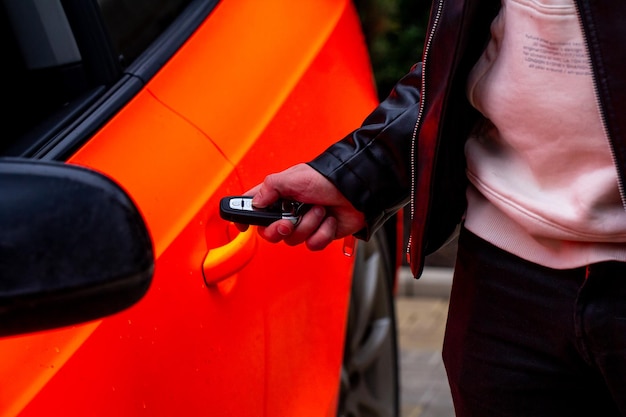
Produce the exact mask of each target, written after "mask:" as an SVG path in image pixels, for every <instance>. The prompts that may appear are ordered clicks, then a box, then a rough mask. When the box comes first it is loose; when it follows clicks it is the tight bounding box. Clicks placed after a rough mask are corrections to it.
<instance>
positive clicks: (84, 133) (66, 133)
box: [32, 0, 220, 161]
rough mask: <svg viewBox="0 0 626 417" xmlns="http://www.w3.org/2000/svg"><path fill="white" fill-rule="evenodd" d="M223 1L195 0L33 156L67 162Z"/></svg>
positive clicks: (135, 93)
mask: <svg viewBox="0 0 626 417" xmlns="http://www.w3.org/2000/svg"><path fill="white" fill-rule="evenodd" d="M219 2H220V0H193V1H192V2H191V3H190V4H189V5H188V6H187V7H186V9H185V10H184V11H183V13H181V15H180V16H178V18H177V19H176V20H175V21H174V22H173V23H172V24H171V25H170V27H169V28H168V29H166V30H165V31H164V32H163V33H162V34H161V35H160V36H159V37H158V38H157V39H156V41H155V42H153V44H152V45H151V46H150V47H149V48H148V49H147V50H146V51H145V52H144V53H143V54H142V55H141V56H140V57H139V58H137V59H136V60H135V61H134V62H133V63H132V64H131V65H130V66H129V67H128V68H127V69H126V70H124V75H123V76H122V78H121V79H120V80H119V81H118V82H117V83H116V84H115V85H114V86H113V88H111V89H109V90H108V91H106V92H105V93H104V95H103V96H102V97H100V98H99V99H98V100H97V101H96V102H95V103H94V104H92V105H91V106H90V107H89V108H88V109H87V110H86V111H85V112H84V113H83V114H82V116H81V117H80V118H79V119H78V120H74V121H73V122H72V123H71V124H70V125H68V126H66V127H65V128H63V129H61V130H60V131H59V132H58V133H57V134H56V135H54V136H53V137H52V138H51V139H50V140H49V141H48V142H47V143H46V144H45V145H44V146H42V147H41V149H39V150H37V151H36V152H35V153H34V154H33V155H32V157H33V158H35V159H41V160H48V161H65V160H67V159H68V158H69V157H70V156H71V155H72V154H73V153H74V152H75V151H76V150H77V149H78V148H79V147H80V146H81V145H82V144H83V143H85V142H86V141H87V140H88V139H89V138H90V137H91V136H92V135H93V134H95V133H96V132H97V130H98V129H100V128H101V127H102V126H103V125H104V124H105V123H106V122H107V121H108V120H109V119H110V118H111V117H113V116H114V115H115V114H116V113H117V112H118V111H119V110H120V109H121V108H122V107H124V105H126V103H128V102H129V101H130V100H131V99H132V98H133V97H134V96H135V95H137V93H139V91H141V89H142V88H143V87H144V86H145V84H146V83H147V82H148V81H149V80H150V79H151V78H152V77H153V76H154V75H155V74H156V73H157V71H159V69H161V68H162V67H163V65H164V64H165V63H166V62H167V61H168V60H169V59H170V58H171V57H172V56H173V55H174V53H176V51H178V49H180V47H181V46H182V45H183V44H184V43H185V41H187V39H188V38H189V37H190V36H191V35H192V34H193V33H194V32H195V30H196V29H197V28H198V26H199V25H200V24H201V23H202V22H203V21H204V20H205V19H206V18H207V17H208V16H209V15H210V14H211V12H212V11H213V10H214V9H215V7H216V6H217V5H218V4H219Z"/></svg>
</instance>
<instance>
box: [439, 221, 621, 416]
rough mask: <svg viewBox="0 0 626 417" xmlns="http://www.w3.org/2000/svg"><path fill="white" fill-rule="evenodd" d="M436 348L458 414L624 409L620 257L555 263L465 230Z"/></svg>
mask: <svg viewBox="0 0 626 417" xmlns="http://www.w3.org/2000/svg"><path fill="white" fill-rule="evenodd" d="M443 358H444V363H445V366H446V371H447V373H448V379H449V382H450V387H451V390H452V397H453V400H454V406H455V410H456V415H457V417H468V416H472V417H522V416H523V417H535V416H536V417H544V416H545V417H559V416H563V417H576V416H585V417H596V416H597V417H607V416H609V417H611V416H626V264H623V263H619V262H605V263H599V264H594V265H590V266H587V267H583V268H576V269H569V270H554V269H550V268H545V267H542V266H539V265H536V264H533V263H530V262H527V261H525V260H522V259H520V258H518V257H516V256H513V255H511V254H509V253H507V252H505V251H502V250H500V249H498V248H495V247H494V246H492V245H490V244H489V243H487V242H485V241H484V240H482V239H480V238H478V237H477V236H475V235H473V234H472V233H471V232H469V231H467V230H463V231H462V232H461V236H460V238H459V252H458V259H457V264H456V268H455V276H454V281H453V285H452V294H451V298H450V310H449V314H448V322H447V327H446V334H445V340H444V349H443Z"/></svg>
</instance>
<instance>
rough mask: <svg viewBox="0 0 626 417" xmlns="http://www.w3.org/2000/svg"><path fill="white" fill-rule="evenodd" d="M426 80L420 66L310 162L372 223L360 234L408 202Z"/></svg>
mask: <svg viewBox="0 0 626 417" xmlns="http://www.w3.org/2000/svg"><path fill="white" fill-rule="evenodd" d="M421 83H422V66H421V64H416V65H414V66H413V68H411V71H410V72H409V73H408V74H407V75H405V76H404V77H403V78H402V79H401V80H400V81H399V82H398V83H397V84H396V85H395V87H394V88H393V90H392V91H391V93H390V94H389V96H388V97H387V98H386V99H385V100H384V101H382V102H381V103H380V104H379V105H378V106H377V107H376V109H374V111H372V113H370V115H369V116H368V117H367V118H366V119H365V120H364V122H363V124H362V125H361V126H360V127H359V128H358V129H356V130H354V131H353V132H352V133H350V134H349V135H347V136H346V137H345V138H343V139H342V140H340V141H339V142H337V143H335V144H333V145H331V146H330V147H329V148H328V149H326V150H325V151H324V152H323V153H322V154H320V155H319V156H317V157H316V158H315V159H314V160H312V161H310V162H309V165H310V166H311V167H312V168H314V169H315V170H317V171H318V172H320V173H321V174H322V175H324V176H325V177H326V178H328V179H329V180H330V181H331V182H332V183H333V184H335V186H336V187H337V188H338V189H339V191H340V192H341V193H342V194H343V195H344V196H345V197H346V198H347V199H348V200H349V201H350V202H351V203H352V205H354V207H355V208H356V209H358V210H360V211H362V212H363V213H364V214H365V217H366V221H367V227H366V229H365V230H362V231H360V232H359V233H357V234H356V236H357V237H358V238H361V239H369V237H370V236H371V235H372V234H373V233H374V232H375V231H376V230H377V229H378V228H379V227H380V226H382V225H383V223H384V222H385V221H386V220H387V219H389V217H391V216H392V215H393V214H394V213H396V212H397V211H398V210H399V209H400V208H402V207H403V206H404V205H406V204H407V202H408V200H409V194H410V188H411V175H412V174H411V154H412V150H411V146H412V143H411V142H412V139H413V131H414V129H415V124H416V122H417V116H418V112H419V101H420V97H421V93H420V90H421Z"/></svg>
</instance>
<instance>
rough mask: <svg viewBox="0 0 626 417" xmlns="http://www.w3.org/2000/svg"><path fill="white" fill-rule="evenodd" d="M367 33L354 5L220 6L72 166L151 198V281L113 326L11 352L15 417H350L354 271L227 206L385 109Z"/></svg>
mask: <svg viewBox="0 0 626 417" xmlns="http://www.w3.org/2000/svg"><path fill="white" fill-rule="evenodd" d="M358 25H359V21H358V18H357V16H356V14H355V11H354V9H353V8H352V5H351V3H350V2H349V1H348V0H307V1H297V2H294V1H291V0H271V1H264V2H259V1H257V0H232V1H228V0H223V1H222V2H221V3H220V4H219V5H218V6H217V8H216V10H215V11H214V12H213V13H212V14H211V15H210V16H209V17H208V19H207V20H206V21H205V22H204V24H203V25H202V26H201V27H200V28H199V29H198V31H197V32H196V33H195V34H194V35H193V36H192V37H191V38H190V39H189V40H188V42H187V43H186V44H185V45H184V46H183V48H181V50H180V51H178V53H177V54H176V55H175V56H174V57H173V58H172V59H171V60H170V61H169V62H168V63H167V64H166V65H165V66H164V68H163V69H162V70H161V71H160V72H159V73H158V74H157V75H156V76H155V77H154V78H153V79H152V80H151V81H150V82H149V83H148V84H147V86H146V87H145V88H144V90H143V91H142V92H141V93H140V94H139V95H137V96H136V97H135V98H134V99H133V100H132V101H131V102H130V103H129V104H128V105H127V106H125V108H124V109H123V110H122V111H121V112H119V113H118V114H117V115H116V116H115V117H114V118H113V119H112V120H110V121H109V122H108V123H107V124H106V125H105V126H104V127H103V128H102V129H101V130H100V131H99V132H98V133H97V134H96V135H95V136H94V137H93V138H92V139H91V140H90V141H89V142H88V143H87V144H86V145H85V146H84V147H83V148H81V149H80V150H79V151H78V152H77V153H76V154H75V155H74V156H73V157H72V158H71V160H70V162H71V163H75V164H80V165H84V166H88V167H91V168H93V169H96V170H98V171H101V172H103V173H105V174H106V175H108V176H110V177H111V178H113V179H114V180H116V181H117V182H118V183H119V184H120V185H121V186H122V187H123V188H124V189H125V190H126V191H127V192H128V193H129V195H130V196H131V197H132V198H133V200H134V201H135V202H136V204H137V206H138V207H139V209H140V210H141V212H142V214H143V215H144V217H145V219H146V222H147V225H148V228H149V230H150V232H151V235H152V238H153V242H154V248H155V255H156V260H157V262H156V272H155V276H154V280H153V283H152V286H151V288H150V290H149V291H148V294H147V295H146V296H145V297H144V299H142V300H141V301H140V302H139V303H138V304H136V305H135V306H133V307H131V308H129V309H127V310H125V311H123V312H121V313H118V314H116V315H114V316H111V317H107V318H105V319H102V320H100V321H96V322H92V323H87V324H84V325H79V326H75V327H71V328H65V329H59V330H54V331H48V332H42V333H37V334H31V335H25V336H20V337H13V338H7V339H3V340H1V341H0V358H1V359H0V380H1V381H4V382H3V383H2V388H1V389H0V417H9V416H18V415H19V416H23V417H25V416H41V415H63V416H68V417H69V416H81V417H85V416H112V415H115V416H136V415H147V416H173V415H185V416H194V415H215V416H250V415H255V416H257V415H258V416H263V415H267V416H299V417H301V416H309V415H310V416H316V417H317V416H323V415H327V416H331V415H334V414H335V406H336V396H337V388H338V378H339V370H340V366H341V359H342V353H343V348H342V346H343V338H344V331H345V324H346V312H347V306H348V301H349V300H348V296H349V290H350V277H351V270H352V260H351V259H350V258H347V257H345V256H343V254H342V248H341V242H336V243H334V244H333V245H331V246H330V247H329V248H328V249H327V250H325V251H322V252H310V251H308V250H307V249H306V248H304V247H295V248H294V247H288V246H287V245H284V244H278V245H272V244H269V243H267V242H265V241H262V240H261V239H259V238H258V237H257V235H256V231H255V230H253V229H251V230H249V231H248V232H245V233H243V234H238V232H237V231H236V229H234V227H232V225H229V224H228V223H226V222H224V221H222V220H221V219H219V216H218V213H217V207H218V201H219V198H220V197H221V196H223V195H225V194H237V193H241V192H243V191H245V190H247V189H248V188H250V187H252V186H253V185H255V184H256V183H258V182H259V181H261V180H262V179H263V176H264V175H265V174H267V173H269V172H272V171H276V170H279V169H283V168H285V167H287V166H289V165H291V164H293V163H296V162H300V161H304V160H307V159H308V158H310V157H312V156H314V155H315V154H316V153H318V152H320V151H321V150H323V149H324V148H325V147H326V146H328V145H329V144H330V143H331V142H332V141H334V140H336V139H338V138H340V137H342V136H343V135H345V134H346V133H348V132H349V131H350V130H351V129H352V128H353V127H354V126H355V125H356V124H357V123H359V122H360V121H361V120H362V118H363V117H364V116H365V115H366V114H367V113H368V112H369V111H370V110H371V109H372V108H373V106H374V105H375V104H376V95H375V91H374V88H373V80H372V77H371V73H370V71H369V64H368V59H367V53H366V50H365V46H364V43H363V39H362V38H361V36H360V30H359V27H358ZM226 40H227V41H226ZM329 271H330V272H331V273H329ZM204 276H206V278H207V282H208V284H207V283H205V280H204ZM9 381H10V383H9Z"/></svg>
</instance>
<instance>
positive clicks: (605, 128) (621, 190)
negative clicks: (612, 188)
mask: <svg viewBox="0 0 626 417" xmlns="http://www.w3.org/2000/svg"><path fill="white" fill-rule="evenodd" d="M574 7H575V8H576V15H577V16H578V23H579V24H580V27H581V28H582V32H583V38H584V40H585V45H586V47H587V59H588V61H589V67H590V68H591V79H592V82H593V90H594V97H595V100H596V107H597V108H598V113H599V114H600V120H601V122H602V131H603V132H604V136H605V139H606V140H607V142H608V143H609V149H610V150H611V159H612V160H613V166H614V167H615V169H616V170H618V171H619V164H618V163H617V157H616V156H615V146H614V145H613V140H612V139H611V134H610V133H609V128H608V124H607V122H606V114H604V109H603V108H602V103H601V102H600V89H599V88H598V80H597V79H596V73H595V71H594V70H593V62H592V59H591V45H590V44H589V39H588V37H587V33H586V31H585V25H584V24H583V17H582V12H581V11H580V6H579V5H578V2H576V1H575V2H574ZM617 189H618V191H619V195H620V200H621V202H622V206H623V207H624V210H626V193H625V192H624V183H623V181H622V176H621V175H619V172H618V175H617Z"/></svg>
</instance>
